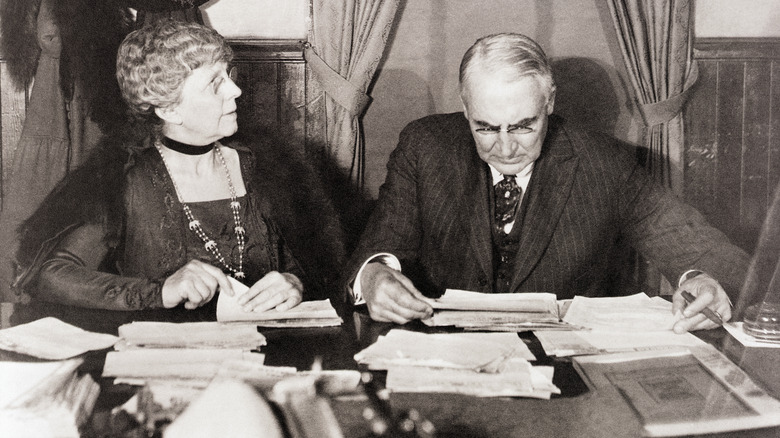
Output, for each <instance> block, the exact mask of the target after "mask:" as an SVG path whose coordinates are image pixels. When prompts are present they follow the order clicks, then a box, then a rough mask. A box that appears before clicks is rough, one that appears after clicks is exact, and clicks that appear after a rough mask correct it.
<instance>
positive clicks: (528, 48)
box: [458, 33, 555, 97]
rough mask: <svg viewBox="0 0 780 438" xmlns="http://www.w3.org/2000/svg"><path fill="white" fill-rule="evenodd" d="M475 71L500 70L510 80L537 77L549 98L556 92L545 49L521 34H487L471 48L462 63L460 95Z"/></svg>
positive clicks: (495, 71) (497, 71)
mask: <svg viewBox="0 0 780 438" xmlns="http://www.w3.org/2000/svg"><path fill="white" fill-rule="evenodd" d="M476 70H479V71H483V72H487V73H501V74H502V75H505V76H506V78H508V79H519V78H521V77H524V76H536V77H537V78H538V79H539V80H540V83H541V84H542V86H544V87H545V88H546V89H547V92H548V93H547V96H548V97H549V96H552V95H553V93H554V92H555V80H554V79H553V74H552V68H551V67H550V63H549V61H548V60H547V55H545V54H544V50H542V48H541V47H540V46H539V44H537V43H536V41H534V40H532V39H531V38H528V37H527V36H525V35H521V34H518V33H499V34H494V35H488V36H484V37H482V38H480V39H478V40H477V41H476V42H475V43H474V44H473V45H472V46H471V47H469V49H468V50H467V51H466V54H465V55H463V60H462V61H461V63H460V73H459V77H458V79H459V84H460V93H461V96H463V93H464V89H465V85H466V84H467V83H468V81H469V80H470V78H471V76H472V74H473V73H474V72H475V71H476ZM464 97H465V96H464Z"/></svg>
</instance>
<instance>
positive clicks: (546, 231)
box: [511, 119, 579, 292]
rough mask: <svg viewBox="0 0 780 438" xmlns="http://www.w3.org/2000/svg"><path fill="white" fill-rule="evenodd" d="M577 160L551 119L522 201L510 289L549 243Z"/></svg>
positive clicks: (568, 194)
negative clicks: (522, 211) (518, 242)
mask: <svg viewBox="0 0 780 438" xmlns="http://www.w3.org/2000/svg"><path fill="white" fill-rule="evenodd" d="M578 162H579V160H578V159H577V157H576V155H574V154H573V152H572V149H571V145H570V144H569V141H568V139H567V136H566V133H565V131H563V130H562V129H556V128H555V126H554V121H553V120H552V119H551V123H550V129H549V131H548V134H547V138H546V139H545V143H544V146H543V149H542V155H541V156H540V157H539V159H537V160H536V163H535V164H534V171H533V175H532V176H531V181H530V183H529V185H528V190H527V194H526V198H525V199H524V200H523V203H524V204H526V203H527V205H524V211H525V214H524V216H523V219H522V225H521V229H520V245H519V249H518V253H517V257H516V259H515V269H514V276H513V277H512V283H511V290H513V291H514V290H516V289H517V288H518V287H519V286H520V284H522V282H523V281H524V280H525V279H526V278H527V277H528V276H529V275H530V273H531V271H532V270H533V269H534V267H535V266H536V265H537V263H538V261H539V260H540V259H541V257H542V255H544V252H545V250H546V249H547V247H548V245H549V244H550V240H551V239H552V235H553V232H554V231H555V228H556V227H557V226H558V221H559V219H560V217H561V214H562V213H563V209H564V207H565V206H566V204H567V202H568V201H569V197H570V195H571V189H572V185H573V183H574V180H575V173H576V170H577V165H578ZM539 292H544V291H539Z"/></svg>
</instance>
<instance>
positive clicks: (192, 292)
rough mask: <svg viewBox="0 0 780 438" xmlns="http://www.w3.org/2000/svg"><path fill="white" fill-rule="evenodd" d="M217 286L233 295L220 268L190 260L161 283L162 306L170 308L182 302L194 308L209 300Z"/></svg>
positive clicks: (188, 307)
mask: <svg viewBox="0 0 780 438" xmlns="http://www.w3.org/2000/svg"><path fill="white" fill-rule="evenodd" d="M217 288H219V289H220V290H221V291H222V292H223V293H227V294H228V295H230V296H233V287H232V286H231V285H230V281H228V278H227V276H226V275H225V273H224V272H222V270H221V269H219V268H217V267H214V266H211V265H209V264H208V263H203V262H201V261H200V260H190V261H189V263H187V264H186V265H184V266H182V267H181V268H179V270H178V271H176V272H174V273H173V275H171V276H170V277H168V278H167V279H166V280H165V283H163V287H162V300H163V306H165V308H166V309H170V308H172V307H176V306H178V305H179V304H180V303H182V302H184V307H185V308H187V309H196V308H198V307H200V306H202V305H204V304H206V303H208V302H209V301H211V299H212V298H214V294H215V293H216V292H217Z"/></svg>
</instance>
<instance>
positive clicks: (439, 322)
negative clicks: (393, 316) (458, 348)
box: [423, 289, 572, 332]
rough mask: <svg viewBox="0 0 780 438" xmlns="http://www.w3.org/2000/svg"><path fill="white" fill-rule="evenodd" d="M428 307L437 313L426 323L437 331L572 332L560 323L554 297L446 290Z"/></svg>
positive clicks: (567, 326)
mask: <svg viewBox="0 0 780 438" xmlns="http://www.w3.org/2000/svg"><path fill="white" fill-rule="evenodd" d="M428 303H429V304H430V305H431V307H433V309H434V312H433V316H432V317H430V318H428V319H425V320H423V323H425V324H426V325H429V326H434V327H438V326H455V327H462V328H465V329H469V330H488V331H512V332H519V331H528V330H560V329H567V330H568V329H571V328H572V326H571V325H569V324H568V323H565V322H562V321H561V319H560V310H559V307H558V301H557V300H556V297H555V294H551V293H544V292H524V293H517V294H488V293H482V292H471V291H465V290H458V289H447V290H446V291H445V293H444V295H442V296H441V297H439V298H436V299H429V300H428Z"/></svg>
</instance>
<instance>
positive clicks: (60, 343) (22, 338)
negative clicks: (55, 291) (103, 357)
mask: <svg viewBox="0 0 780 438" xmlns="http://www.w3.org/2000/svg"><path fill="white" fill-rule="evenodd" d="M118 340H119V338H118V337H116V336H112V335H108V334H103V333H93V332H88V331H86V330H82V329H80V328H78V327H76V326H73V325H70V324H68V323H66V322H63V321H60V320H59V319H57V318H52V317H46V318H42V319H39V320H36V321H33V322H29V323H27V324H20V325H17V326H15V327H11V328H7V329H2V330H0V348H1V349H3V350H9V351H15V352H17V353H23V354H27V355H30V356H35V357H39V358H41V359H49V360H62V359H68V358H71V357H74V356H78V355H80V354H83V353H86V352H87V351H90V350H102V349H105V348H109V347H111V346H112V345H114V344H115V343H116V342H117V341H118Z"/></svg>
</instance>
